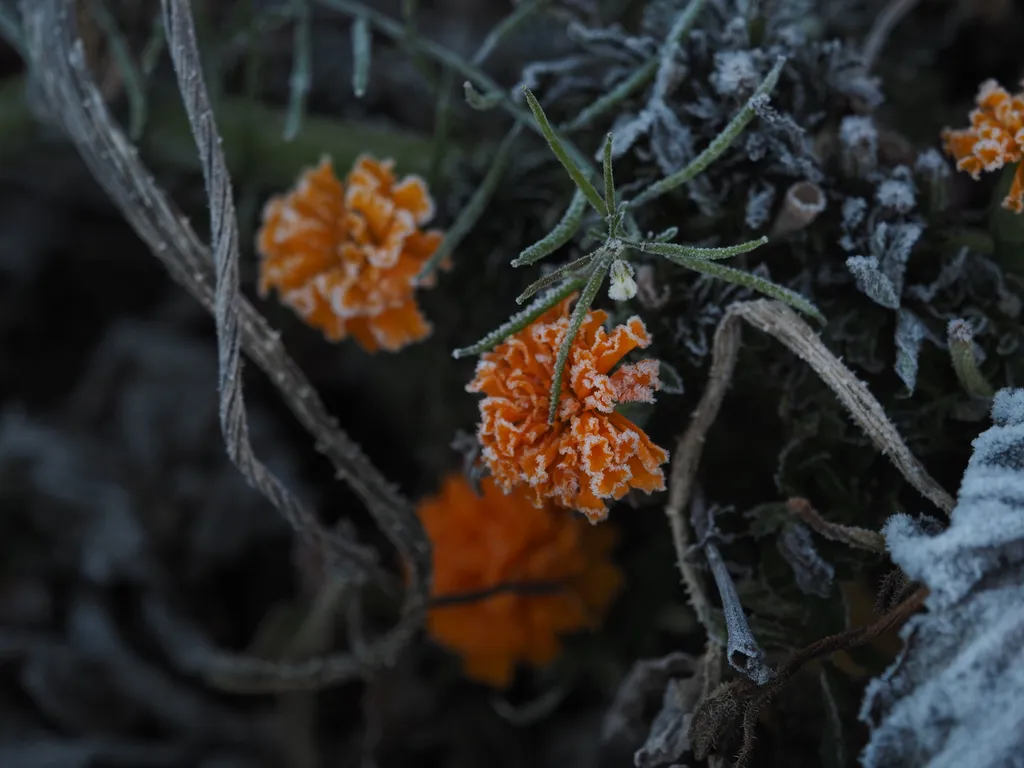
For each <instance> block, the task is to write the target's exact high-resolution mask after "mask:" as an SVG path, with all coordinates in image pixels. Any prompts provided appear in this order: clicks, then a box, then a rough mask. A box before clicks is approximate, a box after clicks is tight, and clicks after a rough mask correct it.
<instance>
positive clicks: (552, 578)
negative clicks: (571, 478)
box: [418, 473, 622, 687]
mask: <svg viewBox="0 0 1024 768" xmlns="http://www.w3.org/2000/svg"><path fill="white" fill-rule="evenodd" d="M481 490H482V491H483V496H477V495H476V494H475V493H474V492H473V489H472V488H471V487H470V485H469V483H468V482H467V481H466V479H465V478H464V477H463V476H462V475H461V474H458V473H455V474H451V475H448V476H447V477H446V478H445V479H444V482H443V483H442V485H441V490H440V493H439V494H438V495H437V496H435V497H433V498H429V499H426V500H424V501H422V502H420V504H419V509H418V511H419V515H420V518H421V519H422V520H423V525H424V527H425V528H426V530H427V534H428V535H429V536H430V539H431V541H432V542H433V546H434V582H433V588H432V593H431V596H432V597H435V598H436V597H438V596H444V595H464V594H467V593H476V592H480V591H482V590H487V589H490V588H493V587H495V586H498V585H502V584H517V585H520V590H519V591H504V592H498V593H495V594H491V595H488V596H481V597H479V598H478V599H474V600H467V601H464V602H450V603H448V604H435V605H434V607H432V608H431V609H430V611H429V612H428V614H427V631H428V632H429V634H430V635H431V636H432V637H433V638H434V639H435V640H436V641H437V642H438V643H440V644H441V645H444V646H445V647H447V648H449V649H451V650H453V651H455V652H456V653H458V654H459V655H460V656H462V660H463V665H464V669H465V672H466V674H467V675H468V676H469V677H471V678H473V679H474V680H479V681H481V682H484V683H487V684H489V685H493V686H496V687H504V686H506V685H508V683H509V682H510V680H511V678H512V672H513V670H514V668H515V665H516V663H518V662H523V663H527V664H530V665H533V666H543V665H545V664H548V663H549V662H551V661H553V660H554V659H555V658H556V657H557V656H558V654H559V652H560V650H561V649H560V641H559V635H562V634H565V633H568V632H573V631H576V630H579V629H582V628H585V627H593V626H596V625H597V624H598V623H599V622H600V620H601V618H602V617H603V615H604V613H605V612H606V611H607V609H608V607H609V605H610V604H611V602H612V600H614V598H615V596H616V595H617V594H618V592H619V589H620V587H621V584H622V574H621V573H620V571H619V570H618V568H616V567H615V566H614V565H613V564H612V563H611V561H610V560H609V553H610V551H611V549H612V546H613V545H614V543H615V533H614V531H613V530H612V529H611V528H609V527H607V526H601V527H600V528H592V527H591V526H589V525H587V524H586V523H585V522H584V521H583V519H582V518H579V517H574V516H572V515H567V514H565V513H564V512H563V511H561V510H559V509H557V508H555V507H554V506H553V505H551V504H546V505H543V506H540V507H535V506H534V505H533V504H532V503H531V502H530V499H529V498H527V494H526V493H525V492H524V491H523V489H519V490H517V491H515V492H513V493H511V494H507V495H506V494H504V493H502V492H501V490H500V489H498V487H497V486H496V485H495V484H494V482H493V481H492V480H491V479H490V478H484V480H483V482H482V484H481ZM527 585H532V586H533V587H534V588H535V589H534V591H533V592H532V593H530V592H529V591H527V590H526V588H525V587H526V586H527ZM541 586H545V587H548V588H549V589H550V591H541V590H540V589H536V588H537V587H541Z"/></svg>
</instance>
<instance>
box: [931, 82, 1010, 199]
mask: <svg viewBox="0 0 1024 768" xmlns="http://www.w3.org/2000/svg"><path fill="white" fill-rule="evenodd" d="M977 104H978V108H977V109H975V110H973V111H972V112H971V127H970V128H965V129H963V130H958V131H954V130H950V129H948V128H947V129H946V130H944V131H943V132H942V140H943V144H944V147H945V150H946V152H948V153H949V154H951V155H952V156H953V157H955V158H956V168H957V170H958V171H966V172H967V173H969V174H971V177H972V178H973V179H975V180H977V179H978V178H980V177H981V172H982V171H995V170H998V169H1000V168H1002V167H1003V166H1004V165H1006V164H1007V163H1020V161H1021V158H1022V157H1024V93H1018V94H1016V95H1014V96H1011V95H1010V94H1009V93H1008V92H1007V91H1006V89H1005V88H1001V87H1000V86H999V84H998V83H996V81H995V80H986V81H985V82H984V83H982V84H981V87H980V88H979V89H978V97H977ZM1003 207H1004V208H1008V209H1009V210H1011V211H1014V212H1015V213H1021V212H1024V163H1022V164H1020V165H1018V166H1017V172H1016V173H1015V174H1014V176H1013V182H1012V184H1011V186H1010V191H1009V194H1007V196H1006V198H1005V199H1004V200H1003Z"/></svg>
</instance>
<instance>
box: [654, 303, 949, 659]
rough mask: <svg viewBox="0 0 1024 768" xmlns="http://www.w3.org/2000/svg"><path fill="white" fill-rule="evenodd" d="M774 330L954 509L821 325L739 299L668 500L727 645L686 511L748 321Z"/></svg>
mask: <svg viewBox="0 0 1024 768" xmlns="http://www.w3.org/2000/svg"><path fill="white" fill-rule="evenodd" d="M741 320H742V321H746V322H747V323H749V324H750V325H752V326H754V327H755V328H758V329H760V330H762V331H764V332H765V333H768V334H770V335H772V336H774V337H775V338H776V339H778V340H779V341H780V342H782V344H784V345H785V346H786V347H787V348H789V349H790V350H791V351H792V352H794V353H796V354H797V355H798V356H799V357H800V358H801V359H803V360H805V361H806V362H807V363H808V364H809V365H810V366H811V368H813V369H814V372H815V373H817V374H818V376H819V377H820V378H821V380H822V381H824V382H825V383H826V384H827V385H828V386H829V388H830V389H831V390H832V391H833V392H835V394H836V396H837V397H838V398H839V400H840V402H841V403H842V404H843V405H844V406H845V407H846V409H847V410H848V411H849V412H850V415H851V416H852V417H853V420H854V421H856V422H857V424H858V425H859V426H860V427H861V429H863V430H864V432H865V433H866V434H867V435H868V437H870V438H871V440H872V442H873V443H874V444H875V445H876V446H877V447H878V449H879V450H880V451H881V452H882V453H883V454H885V455H886V456H888V457H889V459H890V461H892V463H893V464H894V465H895V466H896V468H897V469H898V470H899V471H900V472H901V474H902V475H903V477H904V478H906V480H907V482H909V483H910V484H911V485H913V486H914V488H916V489H917V490H918V491H919V492H920V493H921V495H922V496H924V497H925V498H927V499H928V500H930V501H931V502H932V503H933V504H935V505H936V506H937V507H939V509H941V510H943V511H944V512H946V513H947V514H949V513H950V512H951V511H952V509H953V504H954V502H953V497H952V496H950V495H949V494H948V493H947V492H946V491H945V490H944V489H943V488H942V487H941V486H940V485H939V484H938V483H937V482H936V481H935V480H934V479H933V478H932V477H931V476H930V475H929V474H928V472H927V471H926V470H925V468H924V467H923V466H922V465H921V463H920V462H919V461H918V460H917V458H916V457H915V456H914V455H913V454H912V453H911V452H910V449H909V448H907V446H906V444H905V443H904V442H903V438H902V437H900V435H899V433H898V432H897V431H896V428H895V427H894V426H893V425H892V423H891V422H890V421H889V420H888V419H887V418H886V416H885V412H884V411H883V410H882V406H881V405H880V404H879V403H878V401H877V400H875V398H874V397H873V396H872V395H871V392H870V391H868V388H867V387H866V386H865V385H864V384H863V383H862V382H861V381H859V380H858V379H857V377H856V376H854V375H853V373H852V372H851V371H850V370H849V369H848V368H847V367H846V366H845V365H843V364H842V362H840V361H839V359H838V358H837V357H836V356H835V355H833V354H832V353H831V352H830V351H829V350H828V348H827V347H825V344H824V343H823V342H822V341H821V338H820V337H819V336H818V334H817V333H815V332H814V330H813V329H812V328H811V327H810V326H809V325H808V324H807V323H805V322H804V321H803V320H802V319H801V318H800V316H799V315H797V314H796V312H794V311H793V310H791V309H790V308H789V307H787V306H786V305H784V304H782V303H781V302H777V301H768V300H765V299H761V300H758V301H747V302H740V303H736V304H732V305H731V306H729V308H728V309H727V310H726V313H725V316H724V317H723V318H722V321H721V322H720V323H719V325H718V330H717V331H715V341H714V348H713V351H712V359H711V371H710V373H709V374H708V384H707V387H706V388H705V390H704V394H703V395H702V396H701V399H700V402H699V403H698V404H697V408H696V410H695V411H694V412H693V416H692V418H691V420H690V426H689V427H688V428H687V429H686V432H684V433H683V434H682V435H681V436H680V438H679V440H678V442H677V444H676V449H675V455H674V456H673V458H672V471H671V475H670V477H669V498H668V504H667V505H666V507H665V515H666V516H667V517H668V522H669V527H670V528H671V530H672V539H673V543H674V545H675V550H676V558H677V560H678V562H679V571H680V574H681V575H682V577H683V583H684V585H685V586H686V590H687V592H688V593H689V597H690V602H691V604H692V605H693V608H694V611H695V612H696V614H697V618H698V620H699V621H700V622H701V624H702V625H703V626H704V628H705V630H706V631H707V632H708V636H709V637H711V638H712V639H714V640H715V641H716V642H718V643H719V644H720V645H723V646H724V645H725V642H723V639H721V638H720V637H718V635H717V634H716V633H717V630H716V629H714V622H713V620H712V608H711V603H710V602H709V600H708V598H707V595H706V594H705V593H704V590H703V586H702V584H701V579H700V575H699V574H698V573H697V569H696V568H695V567H694V565H693V564H692V563H690V562H689V561H688V559H687V556H688V553H689V551H690V548H691V545H692V542H691V541H690V534H689V530H688V528H687V525H686V519H685V517H684V514H683V510H684V509H686V507H687V505H688V504H689V502H690V499H691V496H692V495H693V489H694V481H695V479H696V477H697V468H698V466H699V465H700V458H701V455H702V453H703V451H704V438H705V436H706V435H707V433H708V430H709V429H710V428H711V425H712V424H714V422H715V418H716V417H717V416H718V411H719V409H720V408H721V406H722V401H723V400H724V398H725V391H726V388H727V387H728V386H729V382H730V380H731V379H732V374H733V370H734V369H735V367H736V360H737V357H738V355H739V348H740V328H741V322H740V321H741Z"/></svg>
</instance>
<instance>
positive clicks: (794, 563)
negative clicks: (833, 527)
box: [776, 521, 835, 597]
mask: <svg viewBox="0 0 1024 768" xmlns="http://www.w3.org/2000/svg"><path fill="white" fill-rule="evenodd" d="M776 546H777V547H778V550H779V554H781V555H782V557H783V558H784V559H785V560H786V562H787V563H789V566H790V567H791V568H792V569H793V575H794V577H795V578H796V585H797V586H798V587H800V591H801V592H804V593H806V594H808V595H817V596H818V597H828V595H829V593H830V592H831V590H832V579H833V578H834V576H835V569H834V568H833V567H832V566H831V565H830V564H829V563H827V562H826V561H825V559H824V558H823V557H822V556H821V555H820V554H818V550H817V549H816V548H815V546H814V539H813V538H812V537H811V532H810V530H809V529H808V528H807V526H806V525H804V524H803V523H797V522H792V521H791V522H788V523H786V524H785V525H784V526H783V527H782V530H781V531H780V532H779V537H778V539H777V540H776Z"/></svg>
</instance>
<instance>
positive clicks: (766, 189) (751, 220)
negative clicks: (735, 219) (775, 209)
mask: <svg viewBox="0 0 1024 768" xmlns="http://www.w3.org/2000/svg"><path fill="white" fill-rule="evenodd" d="M774 202H775V186H774V185H772V184H768V183H767V182H762V183H761V184H758V185H755V186H752V187H751V188H750V189H749V190H747V213H746V217H745V218H744V223H745V224H746V225H747V227H748V228H750V229H755V230H756V229H760V228H761V227H763V226H764V225H765V224H766V223H767V222H768V219H769V218H771V215H772V204H773V203H774Z"/></svg>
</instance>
